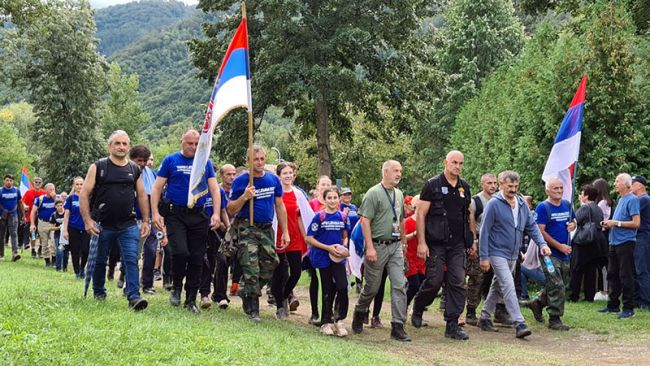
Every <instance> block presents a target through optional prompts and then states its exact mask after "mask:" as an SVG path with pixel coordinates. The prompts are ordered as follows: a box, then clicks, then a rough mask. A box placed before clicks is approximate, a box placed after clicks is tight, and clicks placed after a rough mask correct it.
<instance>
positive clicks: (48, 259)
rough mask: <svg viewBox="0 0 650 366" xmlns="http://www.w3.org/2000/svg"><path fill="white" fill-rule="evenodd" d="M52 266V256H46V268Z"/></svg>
mask: <svg viewBox="0 0 650 366" xmlns="http://www.w3.org/2000/svg"><path fill="white" fill-rule="evenodd" d="M48 267H51V264H50V258H45V268H48Z"/></svg>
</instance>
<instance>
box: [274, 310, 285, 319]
mask: <svg viewBox="0 0 650 366" xmlns="http://www.w3.org/2000/svg"><path fill="white" fill-rule="evenodd" d="M275 317H276V318H278V320H287V311H286V309H285V308H278V310H276V311H275Z"/></svg>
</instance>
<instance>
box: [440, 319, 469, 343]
mask: <svg viewBox="0 0 650 366" xmlns="http://www.w3.org/2000/svg"><path fill="white" fill-rule="evenodd" d="M445 337H447V338H452V339H457V340H459V341H464V340H468V339H469V336H468V335H467V333H465V331H464V330H462V329H461V328H460V327H459V326H458V321H457V320H452V321H448V322H447V327H446V328H445Z"/></svg>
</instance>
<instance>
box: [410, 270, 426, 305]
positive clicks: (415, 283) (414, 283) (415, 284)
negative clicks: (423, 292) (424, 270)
mask: <svg viewBox="0 0 650 366" xmlns="http://www.w3.org/2000/svg"><path fill="white" fill-rule="evenodd" d="M424 278H425V277H424V275H423V274H414V275H411V276H409V277H406V280H407V281H408V288H407V289H406V306H409V305H411V301H413V298H414V297H415V294H417V293H418V290H419V289H420V286H421V285H422V282H424Z"/></svg>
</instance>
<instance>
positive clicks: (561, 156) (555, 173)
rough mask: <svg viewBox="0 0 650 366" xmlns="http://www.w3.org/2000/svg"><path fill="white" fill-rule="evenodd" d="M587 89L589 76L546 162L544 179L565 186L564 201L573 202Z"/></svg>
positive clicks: (571, 106)
mask: <svg viewBox="0 0 650 366" xmlns="http://www.w3.org/2000/svg"><path fill="white" fill-rule="evenodd" d="M586 88H587V74H585V75H584V76H583V77H582V81H581V82H580V86H579V87H578V91H577V92H576V94H575V96H574V97H573V100H572V101H571V104H570V105H569V110H568V111H567V112H566V115H565V116H564V120H563V121H562V125H560V130H559V131H558V133H557V137H556V138H555V142H554V143H553V147H552V148H551V153H550V155H549V157H548V160H547V161H546V167H545V168H544V173H543V174H542V179H543V180H544V181H545V182H546V181H547V180H548V179H551V178H558V179H560V180H561V181H562V183H563V184H564V194H563V196H562V199H565V200H567V201H569V202H572V197H573V177H574V176H575V173H576V172H575V167H576V163H577V162H578V156H579V155H580V138H581V137H582V114H583V112H584V109H585V91H586Z"/></svg>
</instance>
